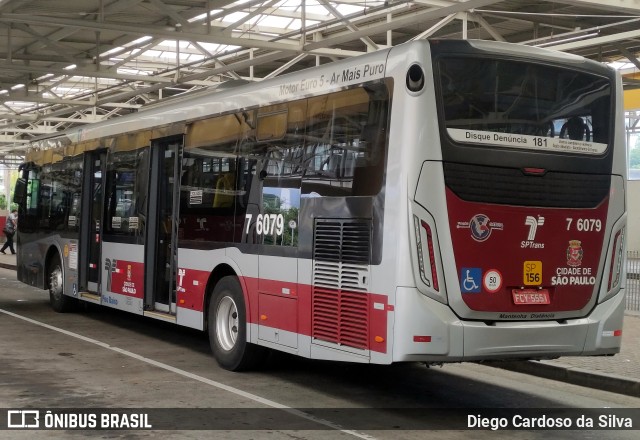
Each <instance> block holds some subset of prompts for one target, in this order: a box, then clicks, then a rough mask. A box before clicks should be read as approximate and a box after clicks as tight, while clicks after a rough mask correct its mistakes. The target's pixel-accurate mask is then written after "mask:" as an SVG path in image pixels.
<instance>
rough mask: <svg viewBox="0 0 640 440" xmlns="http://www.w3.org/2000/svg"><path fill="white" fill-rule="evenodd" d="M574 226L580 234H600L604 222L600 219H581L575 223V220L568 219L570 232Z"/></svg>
mask: <svg viewBox="0 0 640 440" xmlns="http://www.w3.org/2000/svg"><path fill="white" fill-rule="evenodd" d="M572 226H573V228H574V230H576V231H578V232H600V231H601V230H602V220H600V219H599V218H579V219H576V221H575V223H574V222H573V218H570V217H567V231H570V230H571V227H572Z"/></svg>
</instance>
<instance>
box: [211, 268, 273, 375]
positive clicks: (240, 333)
mask: <svg viewBox="0 0 640 440" xmlns="http://www.w3.org/2000/svg"><path fill="white" fill-rule="evenodd" d="M207 318H208V321H207V322H208V330H209V344H210V345H211V350H212V351H213V355H214V357H215V358H216V361H218V364H219V365H220V366H221V367H222V368H224V369H226V370H231V371H243V370H250V369H253V368H256V367H258V366H259V364H260V363H261V362H262V361H263V360H264V358H265V356H266V354H267V349H266V348H264V347H260V346H257V345H255V344H251V343H250V342H248V341H247V313H246V307H245V303H244V296H243V294H242V287H241V286H240V282H239V281H238V279H237V278H236V277H233V276H227V277H224V278H222V279H221V280H220V282H218V284H217V285H216V287H215V288H214V289H213V293H212V295H211V297H210V299H209V313H208V317H207Z"/></svg>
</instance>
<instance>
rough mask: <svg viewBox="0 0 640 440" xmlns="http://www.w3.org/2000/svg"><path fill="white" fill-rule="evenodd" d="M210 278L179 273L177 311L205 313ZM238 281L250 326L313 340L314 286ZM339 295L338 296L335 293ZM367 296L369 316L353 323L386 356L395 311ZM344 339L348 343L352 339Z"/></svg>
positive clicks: (383, 300)
mask: <svg viewBox="0 0 640 440" xmlns="http://www.w3.org/2000/svg"><path fill="white" fill-rule="evenodd" d="M209 275H210V273H209V272H207V271H200V270H194V269H185V268H180V269H179V270H178V279H177V281H176V285H177V286H178V307H182V308H187V309H190V310H194V311H199V312H204V309H205V290H206V286H207V281H208V278H209ZM239 279H240V283H241V285H242V287H243V289H244V292H245V303H246V309H247V321H248V322H249V323H252V324H259V325H264V326H267V327H272V328H277V329H280V330H284V331H288V332H292V333H298V334H301V335H305V336H310V337H312V336H313V335H312V333H313V329H312V327H313V315H312V313H313V287H312V286H311V285H307V284H298V283H293V282H287V281H277V280H267V279H258V278H252V277H240V278H239ZM325 290H326V289H325ZM342 293H343V294H344V293H345V292H342ZM346 293H349V292H346ZM336 294H339V292H338V291H336ZM357 294H358V295H362V294H363V293H361V292H358V293H357ZM364 294H365V295H367V299H366V301H365V307H366V310H364V312H365V313H366V314H367V315H366V316H352V317H351V319H353V320H355V321H356V323H357V324H360V325H362V326H363V327H364V328H366V329H367V330H368V335H367V337H366V341H365V344H366V347H364V348H365V349H368V350H372V351H376V352H379V353H386V352H387V321H388V320H387V315H388V313H390V312H393V310H394V308H393V306H392V305H389V304H388V303H387V302H388V301H387V296H385V295H379V294H374V293H368V292H367V293H364ZM337 321H339V320H337ZM349 329H350V327H349V325H346V326H344V327H343V328H340V329H336V331H338V330H339V331H341V332H343V333H345V332H346V333H348V332H349ZM345 336H346V337H347V339H349V336H350V335H348V334H347V335H345Z"/></svg>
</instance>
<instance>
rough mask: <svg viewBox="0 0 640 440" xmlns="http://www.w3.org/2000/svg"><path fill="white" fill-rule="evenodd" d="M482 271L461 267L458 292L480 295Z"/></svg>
mask: <svg viewBox="0 0 640 440" xmlns="http://www.w3.org/2000/svg"><path fill="white" fill-rule="evenodd" d="M481 286H482V269H481V268H479V267H463V268H462V270H461V271H460V290H461V291H462V293H480V292H481V291H482V288H481Z"/></svg>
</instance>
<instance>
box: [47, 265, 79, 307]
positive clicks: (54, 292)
mask: <svg viewBox="0 0 640 440" xmlns="http://www.w3.org/2000/svg"><path fill="white" fill-rule="evenodd" d="M47 280H48V285H49V302H50V303H51V307H52V308H53V310H55V311H56V312H59V313H64V312H70V311H71V310H72V309H73V306H74V305H75V301H74V299H73V298H70V297H68V296H67V295H65V294H64V272H63V271H62V263H61V262H60V257H59V256H58V255H56V256H55V257H53V258H52V260H51V262H50V264H49V271H48V273H47Z"/></svg>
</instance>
